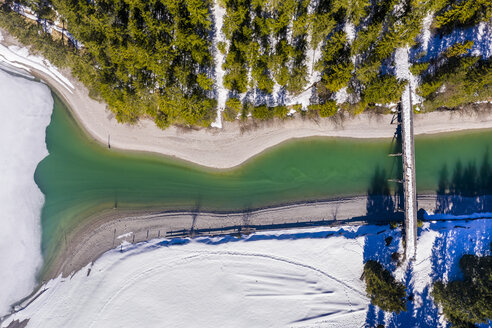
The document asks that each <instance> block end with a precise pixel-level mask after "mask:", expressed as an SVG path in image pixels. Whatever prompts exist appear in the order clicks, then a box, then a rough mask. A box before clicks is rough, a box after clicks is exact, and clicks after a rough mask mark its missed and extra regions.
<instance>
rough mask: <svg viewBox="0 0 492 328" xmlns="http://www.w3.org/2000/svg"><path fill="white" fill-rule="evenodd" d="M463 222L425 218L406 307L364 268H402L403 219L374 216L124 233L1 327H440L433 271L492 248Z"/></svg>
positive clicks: (452, 268) (447, 274) (407, 276)
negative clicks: (356, 220) (335, 222)
mask: <svg viewBox="0 0 492 328" xmlns="http://www.w3.org/2000/svg"><path fill="white" fill-rule="evenodd" d="M456 224H458V223H457V222H455V221H453V222H426V223H424V227H423V228H421V229H419V241H418V245H417V255H416V260H415V261H414V262H412V263H411V264H410V265H409V266H408V268H407V270H406V271H405V272H402V274H400V275H398V274H397V277H398V279H400V280H402V281H403V282H404V283H405V285H406V286H407V290H408V293H409V294H413V295H414V301H413V302H412V301H409V302H408V304H407V308H408V311H407V312H402V313H400V314H385V313H384V312H382V311H381V310H380V309H378V308H377V307H374V306H372V305H370V304H369V300H368V298H367V296H366V295H365V287H364V283H363V281H362V280H361V279H360V277H361V274H362V270H363V264H364V263H365V262H366V261H368V260H378V261H379V262H381V263H382V264H383V265H384V266H385V267H386V268H387V269H389V270H391V271H394V272H398V269H397V268H396V265H395V262H392V261H391V254H392V253H393V252H396V251H400V252H401V249H400V248H401V238H400V236H401V231H400V230H399V229H393V230H392V229H390V228H389V226H373V225H368V226H345V227H338V228H326V227H324V228H316V229H308V230H288V231H271V232H263V233H255V234H252V235H249V236H246V237H242V238H236V237H217V238H210V237H204V238H198V239H192V240H190V239H187V238H186V239H156V240H152V241H150V242H145V243H140V244H135V245H131V244H128V243H125V242H123V244H122V246H121V247H118V248H117V249H114V250H112V251H109V252H107V253H105V254H104V255H103V256H102V257H101V258H100V259H99V260H97V261H96V262H95V263H94V264H92V265H88V266H87V267H85V268H83V269H82V270H80V271H79V272H77V273H75V274H74V275H73V276H71V277H67V278H61V277H58V278H56V279H54V280H51V281H49V282H48V283H47V284H46V285H44V286H43V287H42V289H41V290H40V292H39V293H38V296H37V297H33V299H32V300H30V301H32V302H30V301H26V304H27V303H29V304H28V305H27V306H26V307H25V309H23V310H21V311H20V312H17V313H16V314H14V315H13V316H11V317H10V318H8V319H7V320H6V321H4V322H3V323H2V327H7V326H8V325H9V324H10V322H12V321H14V320H19V321H23V320H25V319H29V327H46V326H49V327H53V328H56V327H67V326H70V327H74V328H76V327H121V326H126V327H142V326H145V327H152V326H169V327H171V326H172V327H211V326H222V325H228V326H233V327H252V326H253V327H319V326H323V327H361V326H370V327H374V326H377V325H378V324H384V325H385V326H389V327H394V326H404V327H416V326H419V327H444V326H445V322H444V321H442V318H441V316H440V314H439V311H438V309H437V307H436V306H435V304H434V303H433V302H432V298H431V296H430V290H431V288H432V282H433V281H435V280H439V279H444V280H452V279H457V278H459V277H460V271H459V267H458V261H459V258H460V257H461V256H462V255H463V254H476V255H489V254H490V247H489V244H490V241H491V236H490V233H489V232H490V230H491V229H492V221H491V220H487V219H482V220H474V221H468V222H466V221H460V222H459V227H457V226H456ZM388 237H391V238H392V239H391V240H390V243H389V245H388V246H386V245H385V244H386V243H387V241H386V238H388Z"/></svg>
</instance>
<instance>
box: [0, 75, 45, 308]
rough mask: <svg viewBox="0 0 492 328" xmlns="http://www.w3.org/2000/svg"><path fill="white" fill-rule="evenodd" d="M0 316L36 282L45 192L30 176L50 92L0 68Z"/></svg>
mask: <svg viewBox="0 0 492 328" xmlns="http://www.w3.org/2000/svg"><path fill="white" fill-rule="evenodd" d="M0 99H1V101H0V114H1V115H2V120H0V154H1V160H0V199H1V200H0V213H1V216H0V223H1V229H0V264H1V268H2V269H1V270H0V291H1V292H0V316H1V315H3V314H6V313H7V312H8V311H9V307H10V305H11V304H12V303H13V302H15V301H18V300H19V299H21V298H22V297H26V296H28V295H29V294H30V293H31V292H32V290H33V288H34V287H35V286H36V285H37V282H36V279H35V278H36V273H37V270H38V269H39V268H40V266H41V263H42V257H41V224H40V217H41V208H42V207H43V204H44V196H43V194H42V193H41V191H40V190H39V188H38V186H37V185H36V183H35V182H34V171H35V170H36V167H37V165H38V163H39V162H40V161H41V160H42V159H43V158H44V157H45V156H47V155H48V150H47V149H46V144H45V131H46V127H47V126H48V124H49V122H50V120H51V112H52V109H53V98H52V96H51V91H50V89H49V88H48V87H47V86H46V85H44V84H41V83H38V82H34V81H30V80H28V79H26V78H22V77H16V76H13V75H9V74H7V73H6V72H4V71H3V70H1V69H0Z"/></svg>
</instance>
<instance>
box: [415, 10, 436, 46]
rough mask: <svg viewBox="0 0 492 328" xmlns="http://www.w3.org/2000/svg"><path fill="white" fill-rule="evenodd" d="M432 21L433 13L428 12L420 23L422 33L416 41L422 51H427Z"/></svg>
mask: <svg viewBox="0 0 492 328" xmlns="http://www.w3.org/2000/svg"><path fill="white" fill-rule="evenodd" d="M433 19H434V12H429V13H428V14H427V15H426V16H425V17H424V21H423V23H422V32H421V33H420V35H419V37H418V40H419V42H420V45H421V47H422V50H423V51H427V48H428V47H429V40H430V38H431V29H430V27H431V24H432V20H433Z"/></svg>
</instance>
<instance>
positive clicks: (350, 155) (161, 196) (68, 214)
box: [35, 95, 492, 257]
mask: <svg viewBox="0 0 492 328" xmlns="http://www.w3.org/2000/svg"><path fill="white" fill-rule="evenodd" d="M53 97H54V99H55V106H54V110H53V115H52V120H51V124H50V126H49V127H48V129H47V131H46V132H47V133H46V143H47V146H48V151H49V153H50V155H49V156H48V157H46V158H45V159H44V160H43V161H42V162H41V163H40V164H39V165H38V167H37V170H36V174H35V180H36V183H37V184H38V186H39V187H40V189H41V190H42V192H43V193H44V194H45V196H46V202H45V205H44V208H43V212H42V228H43V238H42V249H43V252H44V254H45V257H46V255H47V253H50V252H52V251H53V250H54V249H55V248H56V245H57V243H58V242H60V241H61V240H62V237H63V235H65V234H66V233H67V230H68V229H70V227H71V226H73V224H77V222H79V221H80V220H84V218H85V217H86V216H87V215H88V213H89V212H90V211H91V209H94V208H98V209H101V208H113V207H115V206H117V207H119V208H122V207H128V208H130V207H131V208H135V207H149V206H153V207H158V208H161V209H175V210H177V209H194V210H217V211H232V210H244V209H253V208H258V207H264V206H271V205H276V204H285V203H291V202H300V201H309V200H317V199H328V198H335V197H340V196H348V195H364V194H366V193H367V191H368V189H369V188H371V184H373V183H374V181H375V180H380V181H386V179H388V178H397V168H398V166H399V164H398V162H397V160H396V159H395V158H393V157H388V154H389V153H391V152H392V151H393V149H394V147H395V146H394V142H393V141H392V140H389V139H372V140H358V139H348V138H308V139H298V140H293V141H289V142H286V143H283V144H281V145H279V146H277V147H274V148H273V149H271V150H268V151H266V152H265V153H263V154H260V155H259V156H256V157H255V158H253V159H251V160H250V161H248V162H247V163H245V164H244V165H242V166H240V167H237V168H234V169H230V170H222V171H221V170H212V169H207V168H204V167H199V166H196V165H193V164H190V163H187V162H184V161H181V160H177V159H172V158H167V157H164V156H157V155H149V154H142V153H126V152H122V151H116V150H113V149H108V148H107V147H104V146H102V145H100V144H97V143H96V142H94V141H91V140H90V139H89V138H88V137H87V136H86V135H85V133H84V132H83V131H82V130H81V129H80V128H79V127H78V126H77V123H76V122H75V121H74V120H73V118H72V117H71V115H70V113H69V111H68V109H67V108H66V107H65V105H64V104H63V103H62V102H61V101H60V99H59V98H58V97H57V96H56V95H53ZM253 133H254V132H253ZM415 146H416V167H417V188H418V190H419V191H420V192H424V191H431V192H433V191H435V190H436V188H437V186H438V180H439V177H440V176H441V173H442V171H443V169H444V167H445V166H446V167H447V171H448V172H449V173H450V174H452V173H453V170H454V167H455V165H456V163H457V162H458V161H461V163H463V164H464V165H475V166H477V167H478V169H479V168H480V165H481V163H482V161H483V158H484V156H485V155H486V153H487V150H488V149H489V148H492V130H487V131H470V132H460V133H453V134H440V135H429V136H419V137H417V138H416V142H415ZM372 187H374V186H372ZM390 187H391V184H390Z"/></svg>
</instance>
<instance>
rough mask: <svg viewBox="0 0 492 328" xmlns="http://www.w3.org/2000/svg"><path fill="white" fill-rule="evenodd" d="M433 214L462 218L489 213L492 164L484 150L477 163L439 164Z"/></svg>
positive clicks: (491, 200) (491, 199) (491, 192)
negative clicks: (448, 165) (479, 161)
mask: <svg viewBox="0 0 492 328" xmlns="http://www.w3.org/2000/svg"><path fill="white" fill-rule="evenodd" d="M436 194H437V198H436V209H435V213H437V214H452V215H466V214H471V213H480V212H491V211H492V164H491V162H490V159H489V152H488V151H486V152H485V154H484V156H483V159H482V161H481V163H479V164H477V163H476V162H475V161H471V162H468V163H462V162H461V161H457V162H456V163H455V165H454V168H453V170H452V174H450V171H449V170H448V167H447V165H443V167H442V169H441V172H440V176H439V183H438V188H437V190H436Z"/></svg>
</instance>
